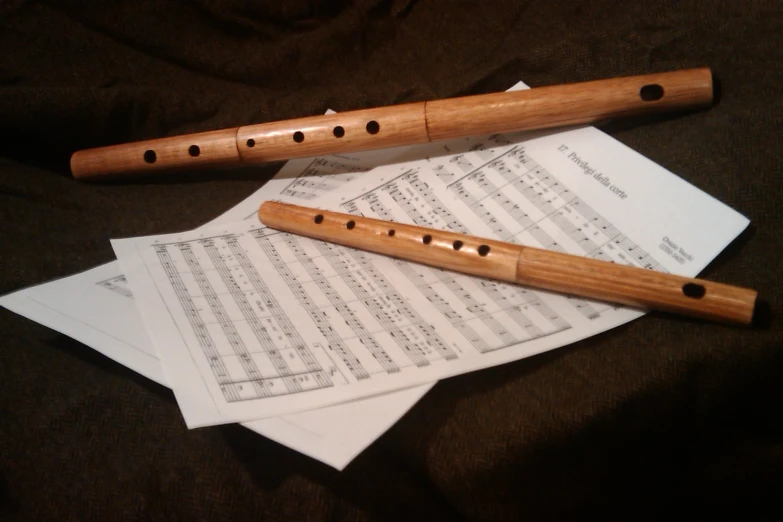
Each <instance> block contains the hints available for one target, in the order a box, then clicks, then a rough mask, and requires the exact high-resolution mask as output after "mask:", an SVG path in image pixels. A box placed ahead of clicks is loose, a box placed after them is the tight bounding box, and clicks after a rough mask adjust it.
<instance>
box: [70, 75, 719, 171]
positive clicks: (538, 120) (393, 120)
mask: <svg viewBox="0 0 783 522" xmlns="http://www.w3.org/2000/svg"><path fill="white" fill-rule="evenodd" d="M712 102H713V82H712V73H711V71H710V69H709V68H696V69H684V70H679V71H672V72H664V73H657V74H647V75H640V76H626V77H619V78H610V79H604V80H595V81H588V82H580V83H571V84H563V85H553V86H547V87H536V88H533V89H528V90H523V91H514V92H500V93H492V94H478V95H472V96H463V97H458V98H449V99H442V100H434V101H422V102H417V103H407V104H399V105H391V106H386V107H378V108H372V109H362V110H355V111H348V112H343V113H338V114H330V115H319V116H310V117H304V118H296V119H290V120H283V121H277V122H271V123H262V124H257V125H247V126H243V127H235V128H231V129H223V130H216V131H210V132H203V133H196V134H185V135H180V136H173V137H167V138H160V139H153V140H146V141H136V142H131V143H125V144H119V145H111V146H106V147H99V148H93V149H86V150H81V151H78V152H76V153H74V154H73V155H72V156H71V172H72V174H73V176H74V177H75V178H79V179H99V178H111V177H122V176H127V175H135V176H137V175H143V174H147V175H150V174H154V173H156V172H160V171H164V170H184V169H204V168H212V167H237V166H242V165H251V164H258V163H265V162H271V161H279V160H288V159H292V158H297V157H307V156H319V155H328V154H338V153H346V152H356V151H362V150H369V149H381V148H388V147H395V146H400V145H414V144H419V143H427V142H432V141H439V140H447V139H454V138H463V137H469V136H483V135H489V134H497V133H504V132H515V131H523V130H535V129H546V128H554V127H561V126H568V125H578V124H587V123H595V122H598V121H603V120H608V119H612V118H618V117H627V116H636V115H643V114H649V113H658V112H662V111H674V110H683V109H693V108H703V107H707V106H709V105H711V104H712Z"/></svg>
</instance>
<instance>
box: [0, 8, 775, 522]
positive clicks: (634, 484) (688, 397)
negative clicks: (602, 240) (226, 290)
mask: <svg viewBox="0 0 783 522" xmlns="http://www.w3.org/2000/svg"><path fill="white" fill-rule="evenodd" d="M781 20H783V3H781V2H779V1H774V0H770V1H762V0H749V1H742V2H740V1H734V0H722V1H717V0H716V1H709V2H705V1H703V0H682V1H673V0H672V1H654V0H648V1H645V2H630V1H611V0H593V1H590V0H553V1H512V0H509V1H501V0H483V1H458V0H440V1H435V0H428V1H424V0H420V1H415V0H355V1H353V2H351V1H348V0H344V1H341V0H335V1H321V0H288V1H277V0H263V1H255V2H252V1H248V0H193V1H186V0H178V1H174V0H172V1H152V0H149V1H139V2H137V1H130V0H127V1H97V0H95V1H87V0H61V1H55V0H51V1H46V2H33V1H24V0H16V1H10V2H9V1H6V2H3V3H2V4H0V218H2V227H0V245H2V247H0V248H2V256H0V274H2V278H0V293H6V292H10V291H13V290H16V289H19V288H21V287H24V286H29V285H34V284H37V283H41V282H44V281H48V280H51V279H53V278H58V277H62V276H66V275H70V274H73V273H76V272H78V271H81V270H85V269H88V268H91V267H93V266H96V265H98V264H101V263H104V262H107V261H110V260H112V259H113V253H112V250H111V247H110V245H109V239H110V238H113V237H127V236H134V235H142V234H159V233H165V232H174V231H181V230H187V229H191V228H194V227H197V226H199V225H201V224H203V223H205V222H207V221H209V220H210V219H212V218H214V217H215V216H217V215H218V214H220V213H222V212H223V211H225V210H227V209H228V208H230V207H231V206H233V205H234V204H236V203H238V202H239V201H241V200H242V199H243V198H244V197H246V196H247V195H249V194H250V193H251V192H252V191H254V190H255V189H256V188H258V187H259V186H260V185H261V184H262V183H263V182H264V180H265V179H268V176H270V175H271V174H272V173H273V172H274V169H273V168H272V167H270V168H266V169H262V170H261V174H258V173H256V174H255V175H248V174H240V173H235V174H226V173H218V172H202V173H195V174H193V175H192V176H187V177H184V178H183V177H179V178H171V179H165V180H160V181H153V180H147V181H143V182H137V183H133V184H101V185H97V184H93V185H90V184H85V183H80V182H75V181H74V180H73V179H71V177H70V175H69V171H68V158H69V156H70V154H71V153H72V152H74V151H75V150H78V149H81V148H87V147H93V146H99V145H104V144H111V143H118V142H123V141H130V140H136V139H143V138H153V137H160V136H166V135H173V134H180V133H186V132H193V131H202V130H209V129H218V128H223V127H234V126H238V125H242V124H247V123H255V122H265V121H271V120H278V119H285V118H292V117H296V116H304V115H312V114H320V113H323V111H324V110H326V109H327V108H332V109H335V110H338V111H344V110H349V109H355V108H363V107H372V106H379V105H386V104H392V103H398V102H406V101H419V100H425V99H436V98H443V97H450V96H456V95H462V94H472V93H483V92H491V91H498V90H504V89H506V88H508V87H510V86H511V85H512V84H513V83H515V82H516V81H518V80H523V81H525V82H527V83H528V84H530V85H531V86H534V87H535V86H541V85H547V84H556V83H565V82H571V81H581V80H589V79H597V78H605V77H612V76H619V75H626V74H643V73H647V72H654V71H664V70H672V69H678V68H685V67H693V66H702V65H707V66H710V67H712V68H713V70H714V71H715V73H716V74H717V76H718V77H719V79H720V81H721V85H722V98H721V99H720V102H719V103H718V104H717V105H716V106H715V107H713V108H712V109H710V110H708V111H703V112H699V113H695V114H687V115H671V116H667V117H665V118H661V119H658V120H656V121H647V122H644V121H642V122H638V121H637V122H617V123H616V124H614V125H612V126H610V127H607V128H606V130H607V131H608V132H610V133H611V134H612V135H613V136H615V137H616V138H618V139H619V140H621V141H623V142H624V143H626V144H628V145H629V146H631V147H633V148H634V149H636V150H638V151H639V152H641V153H642V154H645V155H647V156H648V157H650V158H651V159H653V160H654V161H656V162H658V163H660V164H661V165H663V166H664V167H666V168H668V169H670V170H672V171H674V172H675V173H677V174H679V175H681V176H682V177H684V178H685V179H687V180H689V181H690V182H692V183H693V184H695V185H696V186H698V187H699V188H701V189H703V190H705V191H706V192H708V193H709V194H711V195H713V196H715V197H716V198H719V199H720V200H722V201H724V202H726V203H727V204H729V205H731V206H732V207H734V208H735V209H737V210H739V211H740V212H742V213H744V214H745V215H747V216H748V217H749V218H750V219H751V221H752V223H753V225H752V227H751V229H750V230H749V232H748V234H746V235H744V236H743V237H742V238H741V239H740V240H739V241H738V242H737V243H736V245H733V246H732V248H730V249H729V250H728V251H727V252H726V253H725V255H723V256H721V258H720V259H719V260H718V261H717V262H716V263H715V264H714V265H713V266H711V267H710V268H709V270H708V271H706V272H705V273H704V274H703V275H705V276H707V277H709V278H712V279H717V280H720V281H725V282H729V283H732V284H738V285H744V286H751V287H754V288H757V289H759V290H761V291H762V292H763V294H764V296H765V297H766V298H767V299H768V300H769V302H770V304H771V308H772V310H773V311H775V310H778V311H779V310H780V308H781V306H783V301H782V299H781V297H782V296H781V292H780V287H781V273H782V270H781V267H780V261H779V255H780V254H781V252H782V251H783V249H782V248H781V247H782V246H783V239H781V234H780V230H781V228H783V217H782V216H781V207H783V196H782V195H781V190H780V181H779V178H780V176H781V174H782V173H783V172H781V164H782V162H781V159H780V152H781V146H780V143H781V139H783V138H782V136H783V134H782V133H781V130H783V110H782V109H783V106H782V105H781V103H782V102H783V96H781V92H782V91H781V86H782V85H783V68H781V65H780V64H781V63H783V42H781V36H780V35H781V30H783V27H782V26H781V25H782V24H781ZM0 322H1V323H0V332H1V333H2V340H1V341H0V343H1V344H0V346H2V352H1V353H0V386H2V394H1V395H0V515H2V516H3V517H6V516H7V517H8V518H9V519H13V520H16V519H20V520H66V519H80V520H208V519H209V520H212V519H221V520H244V519H252V520H408V519H412V518H415V517H425V516H426V517H428V518H431V519H432V520H550V519H551V520H568V519H583V518H588V517H590V516H596V517H598V516H600V517H603V518H604V519H622V520H646V519H667V520H668V519H671V518H678V517H688V518H690V519H707V520H780V519H782V518H783V508H781V506H780V501H779V499H780V495H781V493H783V415H781V398H782V397H781V395H782V392H783V380H782V379H781V378H783V353H781V348H783V335H781V331H780V324H779V322H777V321H774V320H773V322H772V324H771V326H769V327H768V328H766V329H758V330H746V329H741V328H734V327H727V326H724V325H719V324H708V323H703V322H699V321H692V320H688V319H683V318H673V317H666V316H664V315H661V314H651V315H649V316H646V317H644V318H642V319H641V320H638V321H635V322H634V323H632V324H630V325H627V326H624V327H621V328H617V329H615V330H613V331H610V332H607V333H605V334H603V335H599V336H597V337H594V338H591V339H588V340H586V341H584V342H580V343H577V344H575V345H572V346H569V347H566V348H563V349H560V350H557V351H554V352H550V353H547V354H545V355H542V356H540V357H535V358H532V359H528V360H524V361H520V362H518V363H514V364H509V365H505V366H503V367H499V368H494V369H490V370H486V371H481V372H476V373H473V374H469V375H465V376H461V377H458V378H453V379H449V380H446V381H443V382H441V383H439V384H438V385H437V386H436V387H435V389H434V390H433V391H432V392H431V393H430V394H428V395H427V396H426V397H425V398H424V399H423V400H422V401H421V402H420V403H419V404H417V405H416V407H415V408H413V410H412V411H410V412H409V413H408V414H407V415H406V416H405V417H404V418H403V419H402V420H401V421H400V422H399V423H398V424H396V425H395V426H394V427H393V428H392V429H391V430H390V431H389V432H387V433H386V434H385V435H384V436H383V437H382V438H381V439H380V440H378V441H377V442H376V443H375V444H373V445H372V446H371V447H370V448H369V449H368V450H367V451H365V452H364V453H363V454H362V455H361V456H359V457H358V458H357V459H356V460H355V461H354V462H353V463H352V464H351V465H350V466H349V467H348V468H347V469H346V470H345V471H343V472H337V471H335V470H333V469H331V468H329V467H327V466H324V465H322V464H319V463H317V462H315V461H313V460H311V459H308V458H306V457H303V456H301V455H299V454H297V453H295V452H293V451H291V450H288V449H286V448H284V447H282V446H279V445H277V444H275V443H272V442H270V441H268V440H266V439H264V438H263V437H261V436H258V435H256V434H253V433H251V432H249V431H248V430H245V429H243V428H241V427H238V426H225V427H215V428H207V429H199V430H191V431H189V430H187V429H186V428H185V426H184V424H183V422H182V419H181V415H180V413H179V410H178V409H177V407H176V404H175V402H174V400H173V397H172V394H171V393H170V392H169V391H168V390H166V389H165V388H163V387H160V386H157V385H155V384H153V383H151V382H149V381H147V380H145V379H144V378H141V377H139V376H137V375H135V374H133V373H132V372H130V371H128V370H126V369H124V368H123V367H121V366H120V365H118V364H115V363H113V362H112V361H109V360H107V359H106V358H104V357H103V356H101V355H99V354H96V353H95V352H93V351H92V350H90V349H88V348H87V347H85V346H83V345H81V344H79V343H77V342H74V341H72V340H70V339H68V338H66V337H64V336H62V335H59V334H57V333H55V332H53V331H51V330H48V329H46V328H44V327H42V326H40V325H38V324H35V323H33V322H31V321H28V320H26V319H24V318H21V317H19V316H16V315H15V314H12V313H10V312H8V311H7V310H4V309H2V310H0Z"/></svg>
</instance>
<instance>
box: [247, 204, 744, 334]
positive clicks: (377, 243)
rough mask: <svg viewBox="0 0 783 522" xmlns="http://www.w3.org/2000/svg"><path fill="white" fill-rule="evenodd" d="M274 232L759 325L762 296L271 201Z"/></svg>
mask: <svg viewBox="0 0 783 522" xmlns="http://www.w3.org/2000/svg"><path fill="white" fill-rule="evenodd" d="M258 217H259V219H260V220H261V222H262V223H263V224H265V225H267V226H268V227H270V228H274V229H277V230H281V231H284V232H290V233H293V234H297V235H302V236H306V237H311V238H315V239H321V240H323V241H328V242H330V243H336V244H340V245H344V246H348V247H353V248H357V249H361V250H366V251H369V252H375V253H378V254H384V255H387V256H391V257H395V258H398V259H403V260H407V261H413V262H417V263H422V264H425V265H430V266H436V267H439V268H444V269H447V270H453V271H456V272H462V273H465V274H470V275H474V276H479V277H484V278H489V279H495V280H499V281H504V282H508V283H517V284H521V285H525V286H530V287H533V288H540V289H544V290H551V291H555V292H561V293H565V294H568V295H574V296H580V297H585V298H591V299H596V300H600V301H604V302H609V303H615V304H624V305H629V306H633V307H638V308H642V309H649V310H660V311H665V312H671V313H675V314H682V315H688V316H693V317H698V318H702V319H708V320H713V321H720V322H727V323H734V324H741V325H748V324H751V322H753V316H754V309H755V306H756V300H757V292H756V291H755V290H751V289H747V288H741V287H736V286H730V285H726V284H722V283H716V282H712V281H706V280H703V279H695V278H689V277H682V276H678V275H673V274H668V273H663V272H658V271H653V270H649V269H645V268H636V267H632V266H627V265H621V264H616V263H612V262H608V261H600V260H596V259H591V258H587V257H581V256H576V255H572V254H563V253H559V252H553V251H550V250H543V249H538V248H532V247H527V246H521V245H517V244H512V243H506V242H502V241H495V240H491V239H483V238H480V237H475V236H470V235H465V234H458V233H454V232H447V231H442V230H435V229H431V228H425V227H419V226H413V225H405V224H401V223H394V222H391V221H382V220H378V219H371V218H366V217H361V216H353V215H351V214H342V213H338V212H329V211H325V210H320V209H315V208H308V207H302V206H298V205H291V204H285V203H280V202H277V201H265V202H264V203H263V204H262V205H261V206H260V208H259V210H258Z"/></svg>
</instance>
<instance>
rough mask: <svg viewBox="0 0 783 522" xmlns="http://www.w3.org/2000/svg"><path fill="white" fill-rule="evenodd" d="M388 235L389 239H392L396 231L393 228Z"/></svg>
mask: <svg viewBox="0 0 783 522" xmlns="http://www.w3.org/2000/svg"><path fill="white" fill-rule="evenodd" d="M388 234H389V237H392V236H393V235H394V229H393V228H391V229H389V232H388Z"/></svg>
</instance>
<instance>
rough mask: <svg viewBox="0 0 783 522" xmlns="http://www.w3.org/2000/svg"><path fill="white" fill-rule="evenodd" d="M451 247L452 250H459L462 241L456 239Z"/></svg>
mask: <svg viewBox="0 0 783 522" xmlns="http://www.w3.org/2000/svg"><path fill="white" fill-rule="evenodd" d="M452 246H453V247H454V250H459V249H460V248H462V241H460V240H459V239H458V240H456V241H455V242H454V244H453V245H452Z"/></svg>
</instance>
